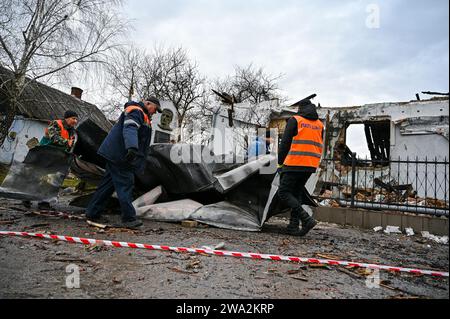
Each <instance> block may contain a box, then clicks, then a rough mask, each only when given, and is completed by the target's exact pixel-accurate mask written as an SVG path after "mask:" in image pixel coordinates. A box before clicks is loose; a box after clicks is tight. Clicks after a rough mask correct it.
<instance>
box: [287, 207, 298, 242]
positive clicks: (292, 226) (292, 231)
mask: <svg viewBox="0 0 450 319" xmlns="http://www.w3.org/2000/svg"><path fill="white" fill-rule="evenodd" d="M299 227H300V212H299V211H298V210H292V212H291V220H290V221H289V225H288V227H287V228H286V232H287V233H288V235H293V236H298V234H299V233H300V228H299Z"/></svg>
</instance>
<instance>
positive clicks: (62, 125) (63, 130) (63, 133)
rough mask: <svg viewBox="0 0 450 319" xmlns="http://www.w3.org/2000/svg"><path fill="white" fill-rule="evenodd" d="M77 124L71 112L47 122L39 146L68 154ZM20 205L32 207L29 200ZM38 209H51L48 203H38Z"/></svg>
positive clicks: (75, 117) (75, 115) (76, 115)
mask: <svg viewBox="0 0 450 319" xmlns="http://www.w3.org/2000/svg"><path fill="white" fill-rule="evenodd" d="M77 123H78V114H77V113H76V112H74V111H71V110H68V111H66V112H65V113H64V119H63V120H55V121H50V122H49V125H48V126H47V127H46V128H45V131H44V136H43V137H42V139H41V141H40V142H39V145H51V146H55V147H59V148H61V149H63V150H65V151H66V152H69V151H70V150H71V149H72V148H73V147H74V143H75V134H76V132H75V126H76V125H77ZM22 204H23V205H24V206H25V207H27V208H31V205H32V204H31V201H29V200H24V201H22ZM38 208H39V209H42V210H46V209H51V206H50V204H49V203H48V202H39V203H38Z"/></svg>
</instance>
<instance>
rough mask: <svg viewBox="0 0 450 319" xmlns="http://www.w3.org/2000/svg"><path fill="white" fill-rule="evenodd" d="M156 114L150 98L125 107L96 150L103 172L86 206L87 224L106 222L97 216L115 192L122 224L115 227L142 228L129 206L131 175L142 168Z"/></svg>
mask: <svg viewBox="0 0 450 319" xmlns="http://www.w3.org/2000/svg"><path fill="white" fill-rule="evenodd" d="M156 112H159V113H161V112H162V110H161V104H160V102H159V100H158V99H156V98H154V97H150V98H147V99H144V100H142V101H141V102H139V103H137V102H133V101H130V102H128V103H127V104H125V110H124V111H123V113H122V114H121V116H120V118H119V120H118V122H117V123H116V125H114V127H113V128H112V130H111V132H110V133H109V134H108V136H107V137H106V138H105V140H104V141H103V143H102V145H101V146H100V148H99V150H98V154H99V155H101V156H102V157H104V158H105V159H106V172H105V175H104V177H103V179H102V181H101V182H100V185H99V186H98V188H97V191H96V192H95V194H94V196H93V198H92V200H91V201H90V203H89V205H88V207H87V210H86V218H87V220H88V221H91V222H97V223H107V222H108V221H107V220H106V219H105V218H103V217H102V216H101V214H102V212H103V210H104V209H105V206H106V204H107V202H108V200H109V199H110V198H111V196H112V194H113V193H114V191H116V193H117V197H118V198H119V203H120V208H121V211H122V222H121V223H120V224H118V225H116V226H117V227H123V228H135V227H139V226H141V225H142V222H141V221H139V220H138V219H137V218H136V211H135V209H134V207H133V205H132V201H133V188H134V174H139V172H140V171H142V170H143V169H144V167H145V158H146V154H147V150H148V147H149V146H150V137H151V132H152V129H151V116H152V115H153V114H155V113H156Z"/></svg>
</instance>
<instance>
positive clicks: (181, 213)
mask: <svg viewBox="0 0 450 319" xmlns="http://www.w3.org/2000/svg"><path fill="white" fill-rule="evenodd" d="M202 206H203V205H202V204H200V203H198V202H195V201H193V200H190V199H183V200H179V201H174V202H168V203H161V204H154V205H150V206H143V207H138V208H136V215H137V216H138V217H141V218H143V219H148V220H154V221H160V222H181V221H183V220H186V219H191V215H192V214H193V213H194V212H195V211H196V210H197V209H199V208H200V207H202Z"/></svg>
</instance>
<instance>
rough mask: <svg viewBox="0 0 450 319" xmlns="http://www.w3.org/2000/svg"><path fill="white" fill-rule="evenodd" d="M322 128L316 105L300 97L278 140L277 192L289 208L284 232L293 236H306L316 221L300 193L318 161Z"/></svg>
mask: <svg viewBox="0 0 450 319" xmlns="http://www.w3.org/2000/svg"><path fill="white" fill-rule="evenodd" d="M323 131H324V126H323V123H322V121H320V120H319V115H318V114H317V110H316V106H315V105H314V104H313V103H311V101H310V100H303V101H301V102H300V106H299V111H298V114H297V115H295V116H293V117H292V118H290V119H289V121H288V123H287V125H286V129H285V132H284V134H283V138H282V140H281V144H280V147H279V153H278V167H279V172H280V174H281V180H280V186H279V189H278V195H279V198H280V199H281V200H282V201H283V202H284V203H285V204H287V206H289V208H291V209H292V212H291V219H290V222H289V225H288V227H287V233H288V234H290V235H293V236H305V235H306V234H307V233H308V232H309V231H310V230H311V229H313V228H314V227H315V226H316V225H317V222H316V221H315V220H314V219H313V218H312V217H311V216H309V214H308V213H307V212H306V211H305V210H304V209H303V208H302V197H303V190H304V187H305V185H306V182H307V181H308V179H309V178H310V177H311V175H312V174H313V173H315V172H316V170H317V168H318V167H319V165H320V158H321V156H322V150H323ZM300 221H301V223H302V228H301V229H300V228H299V226H300Z"/></svg>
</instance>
